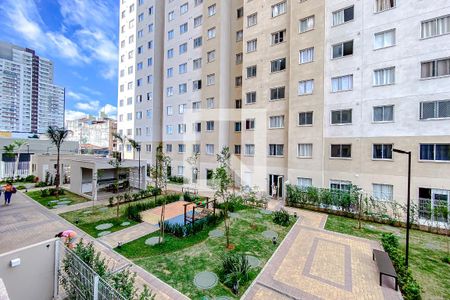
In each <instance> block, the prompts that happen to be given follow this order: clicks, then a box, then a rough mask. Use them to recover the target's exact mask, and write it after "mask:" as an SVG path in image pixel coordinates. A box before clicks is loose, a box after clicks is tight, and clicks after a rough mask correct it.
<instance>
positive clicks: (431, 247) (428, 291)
mask: <svg viewBox="0 0 450 300" xmlns="http://www.w3.org/2000/svg"><path fill="white" fill-rule="evenodd" d="M357 228H358V221H357V220H355V219H349V218H345V217H340V216H333V215H329V216H328V220H327V223H326V225H325V229H327V230H331V231H336V232H340V233H345V234H349V235H353V236H358V237H363V238H368V239H372V240H379V241H380V240H381V234H382V233H386V232H392V233H394V234H396V235H398V237H399V239H400V247H401V249H402V250H403V251H404V249H405V238H406V229H404V228H398V227H392V226H388V225H383V224H378V223H371V222H363V226H362V229H357ZM446 239H447V237H445V236H442V235H437V234H433V233H428V232H424V231H420V230H410V248H409V268H410V269H411V272H412V274H413V276H414V278H415V279H416V280H417V282H418V283H419V284H420V286H421V287H422V289H423V292H422V297H423V298H424V299H450V264H448V263H445V262H443V261H442V259H443V258H444V257H445V256H446V254H447V244H446Z"/></svg>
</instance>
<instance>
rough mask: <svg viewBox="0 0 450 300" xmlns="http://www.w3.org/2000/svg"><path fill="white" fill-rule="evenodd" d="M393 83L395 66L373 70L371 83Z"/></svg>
mask: <svg viewBox="0 0 450 300" xmlns="http://www.w3.org/2000/svg"><path fill="white" fill-rule="evenodd" d="M394 83H395V67H389V68H384V69H379V70H375V71H373V85H374V86H382V85H389V84H394Z"/></svg>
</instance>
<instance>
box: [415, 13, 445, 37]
mask: <svg viewBox="0 0 450 300" xmlns="http://www.w3.org/2000/svg"><path fill="white" fill-rule="evenodd" d="M421 32H422V38H429V37H434V36H439V35H443V34H447V33H450V15H447V16H443V17H438V18H435V19H431V20H427V21H423V22H422V31H421Z"/></svg>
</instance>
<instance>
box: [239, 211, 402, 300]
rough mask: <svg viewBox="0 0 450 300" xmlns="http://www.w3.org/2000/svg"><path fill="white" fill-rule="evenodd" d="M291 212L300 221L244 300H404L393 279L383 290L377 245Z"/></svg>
mask: <svg viewBox="0 0 450 300" xmlns="http://www.w3.org/2000/svg"><path fill="white" fill-rule="evenodd" d="M271 205H273V203H272V204H271ZM286 209H287V210H288V211H290V212H292V213H293V212H296V213H297V215H298V216H299V217H300V219H299V220H298V221H297V223H296V224H295V225H294V227H293V229H292V230H291V231H290V232H289V234H288V235H287V236H286V238H285V239H284V241H283V242H282V244H281V245H280V247H279V248H278V249H277V251H276V252H275V253H274V255H273V256H272V258H271V259H270V260H269V262H268V263H267V264H266V266H265V267H264V269H263V270H262V272H261V273H260V275H259V276H258V277H257V279H256V280H255V281H254V282H253V284H252V285H251V287H250V288H249V289H248V291H247V293H246V294H245V295H244V296H243V298H242V299H258V300H259V299H262V300H264V299H268V300H273V299H374V300H375V299H386V300H393V299H401V295H400V293H399V292H396V291H395V290H394V289H392V287H393V282H392V281H391V280H389V279H388V280H386V282H385V284H386V285H385V286H383V287H380V286H379V281H378V280H379V277H378V269H377V266H376V265H375V263H374V262H373V261H372V249H374V248H375V249H380V248H381V247H380V245H379V243H378V242H376V241H371V240H366V239H361V238H357V237H352V236H348V235H343V234H339V233H335V232H330V231H327V230H324V229H323V228H324V225H325V223H326V219H327V215H325V214H321V213H315V212H310V211H305V210H300V209H293V208H286Z"/></svg>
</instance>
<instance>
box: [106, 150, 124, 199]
mask: <svg viewBox="0 0 450 300" xmlns="http://www.w3.org/2000/svg"><path fill="white" fill-rule="evenodd" d="M109 164H110V165H111V166H113V167H114V177H115V180H114V192H115V193H117V192H118V191H119V170H120V166H121V165H122V160H120V158H119V157H118V156H116V157H114V158H113V159H111V160H110V161H109Z"/></svg>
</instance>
